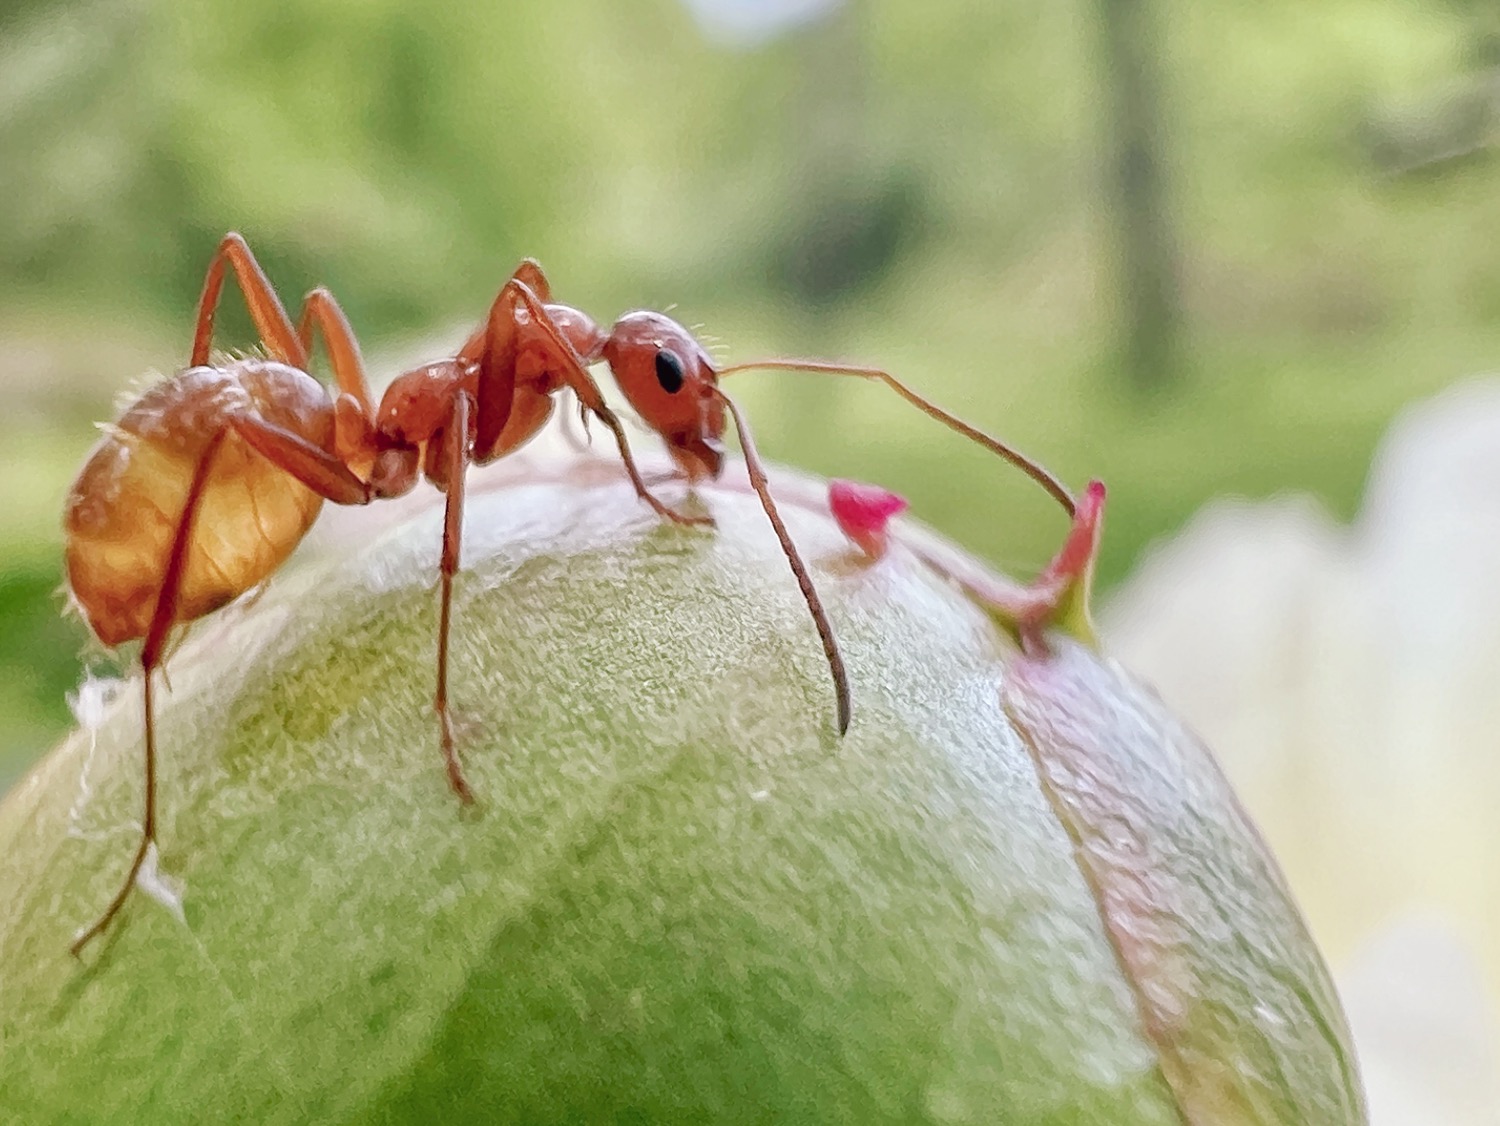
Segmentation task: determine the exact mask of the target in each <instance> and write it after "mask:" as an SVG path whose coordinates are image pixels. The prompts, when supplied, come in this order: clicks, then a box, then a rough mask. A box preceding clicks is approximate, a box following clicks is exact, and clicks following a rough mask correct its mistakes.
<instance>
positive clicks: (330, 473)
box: [229, 414, 375, 504]
mask: <svg viewBox="0 0 1500 1126" xmlns="http://www.w3.org/2000/svg"><path fill="white" fill-rule="evenodd" d="M229 425H230V427H231V428H232V429H233V430H234V432H235V433H236V434H238V435H239V436H240V437H241V438H243V439H244V440H245V444H246V445H248V446H249V447H250V448H251V449H253V450H254V451H255V452H256V453H258V454H260V455H261V456H262V457H263V458H265V459H266V460H267V461H269V462H270V463H271V464H272V465H275V466H276V467H277V468H279V469H282V470H284V471H285V472H286V473H287V474H288V475H290V476H291V477H293V478H295V479H296V480H298V481H300V482H301V483H302V484H304V485H306V486H307V487H308V488H309V489H311V490H312V491H313V492H315V493H317V494H318V495H319V496H320V497H323V498H324V499H325V500H331V501H333V502H334V503H335V504H369V503H370V501H371V500H373V499H374V495H375V494H374V490H373V489H371V488H370V486H369V485H368V484H367V483H366V482H364V481H361V480H360V479H359V478H358V477H357V476H355V475H354V473H353V471H352V470H350V468H349V467H348V466H347V465H345V464H344V463H343V462H342V461H340V460H339V459H338V458H337V457H336V456H334V455H333V454H331V453H329V452H328V451H327V450H325V449H323V448H321V447H319V446H315V445H313V443H311V442H309V441H308V440H307V439H306V438H303V437H302V436H301V435H299V434H294V433H292V431H290V430H286V429H283V428H282V427H280V426H277V425H275V424H274V423H270V422H267V421H266V420H265V419H263V418H261V417H259V416H258V415H249V414H247V415H238V416H236V417H233V418H231V419H230V420H229Z"/></svg>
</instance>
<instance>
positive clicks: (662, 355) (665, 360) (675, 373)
mask: <svg viewBox="0 0 1500 1126" xmlns="http://www.w3.org/2000/svg"><path fill="white" fill-rule="evenodd" d="M686 378H687V377H686V376H685V375H683V374H682V361H681V360H679V359H678V358H677V353H676V352H671V351H668V350H667V349H666V348H663V349H661V351H659V352H657V353H656V381H657V382H658V383H660V384H661V389H662V390H663V391H665V392H666V393H667V394H668V395H675V394H677V392H679V391H681V390H682V384H683V382H684V381H685V380H686Z"/></svg>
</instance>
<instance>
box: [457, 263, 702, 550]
mask: <svg viewBox="0 0 1500 1126" xmlns="http://www.w3.org/2000/svg"><path fill="white" fill-rule="evenodd" d="M523 308H524V309H525V311H526V313H527V314H528V315H529V316H528V322H529V323H528V324H527V325H526V327H527V328H529V329H531V330H532V333H533V335H532V337H531V338H530V339H528V340H527V341H526V344H527V345H528V346H531V347H536V348H540V349H542V350H543V351H545V352H546V353H547V358H548V359H549V360H550V361H551V365H552V368H553V370H556V371H557V372H558V373H559V374H560V375H561V376H562V379H563V382H564V383H565V384H566V385H567V386H568V387H569V388H570V389H571V390H572V392H573V394H575V395H577V396H578V401H579V402H580V403H581V404H582V405H583V407H585V408H586V409H588V410H589V411H591V412H592V413H593V414H594V416H595V417H596V418H598V419H599V421H600V422H602V423H604V425H605V426H607V427H608V428H609V431H610V433H611V434H613V435H614V436H615V444H616V445H617V446H618V447H619V449H620V460H621V461H623V462H624V463H625V472H626V473H627V474H629V476H630V482H631V484H633V485H634V486H635V491H636V495H637V496H639V497H640V498H641V499H642V500H643V501H645V502H646V503H647V504H649V505H650V506H651V508H652V510H653V511H654V512H656V514H657V515H658V516H661V517H663V518H665V519H667V520H670V521H672V522H673V523H674V524H689V525H691V524H710V525H711V524H712V523H713V518H712V517H709V516H684V515H682V513H680V512H677V511H675V510H673V509H671V508H668V507H667V506H666V505H665V504H663V503H662V502H661V501H659V500H657V499H656V497H655V496H654V495H652V492H651V490H650V489H649V488H647V486H646V482H645V479H644V478H642V477H641V471H640V469H639V468H638V467H637V466H636V464H635V458H634V457H632V456H631V453H630V444H629V443H628V442H627V441H626V439H625V428H624V427H623V426H622V425H620V419H619V418H618V416H616V414H615V412H614V411H613V410H611V409H610V407H609V404H608V403H606V402H605V401H604V393H603V392H602V391H600V390H599V385H598V384H597V383H595V382H594V377H593V376H591V375H590V374H589V372H588V368H587V367H586V366H585V364H584V362H583V358H582V357H581V356H579V354H578V351H577V349H575V348H574V347H573V345H572V344H570V343H569V342H568V339H567V337H565V336H564V335H563V334H562V332H561V330H560V329H559V328H558V327H557V325H556V323H555V322H554V321H553V319H552V316H551V314H549V313H548V312H547V309H546V307H545V306H544V305H543V304H542V303H541V301H539V300H538V299H537V296H536V294H534V293H532V292H531V290H530V289H528V288H527V287H526V285H525V283H523V282H521V281H518V280H517V279H515V278H512V279H511V280H510V281H508V282H506V283H505V287H504V288H503V289H501V291H500V295H499V296H498V297H497V298H496V299H495V304H494V305H492V306H491V307H490V334H489V340H490V341H491V342H495V341H497V340H498V341H500V342H502V343H503V345H504V347H506V348H509V349H513V350H515V351H516V352H518V351H519V347H520V343H521V341H520V334H521V331H522V321H521V318H520V316H519V315H518V314H519V312H520V310H522V309H523ZM480 364H481V367H480V376H479V388H480V390H479V409H480V412H481V419H482V417H483V411H484V409H485V395H486V390H485V380H486V367H485V361H484V360H481V361H480ZM510 367H511V373H510V379H511V388H512V391H511V393H512V395H514V380H515V373H514V364H513V363H512V364H511V365H510ZM481 436H483V432H482V431H481ZM489 454H490V451H489V450H488V449H487V448H486V447H485V446H483V445H481V444H480V443H479V441H478V440H476V442H475V448H474V457H475V460H477V461H480V462H483V461H486V460H488V457H489Z"/></svg>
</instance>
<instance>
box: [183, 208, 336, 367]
mask: <svg viewBox="0 0 1500 1126" xmlns="http://www.w3.org/2000/svg"><path fill="white" fill-rule="evenodd" d="M226 263H227V264H228V265H229V266H230V267H231V268H232V269H233V270H234V276H235V278H236V279H237V280H238V281H239V283H240V292H241V293H243V294H244V295H245V305H246V307H247V308H248V309H249V310H250V319H251V320H252V321H254V322H255V331H256V332H258V333H259V334H260V339H261V342H262V343H264V344H265V346H266V351H268V352H269V353H270V354H271V356H272V357H273V358H275V359H278V360H280V361H281V362H282V363H285V364H291V365H292V367H295V368H302V369H304V370H305V369H306V367H307V349H306V348H304V347H303V346H302V342H301V341H300V340H299V339H298V338H297V332H296V330H295V329H294V328H293V327H292V320H291V318H290V317H288V316H287V315H286V308H285V307H284V306H283V305H282V304H281V298H279V297H277V296H276V290H275V289H273V288H272V286H271V281H270V279H269V278H267V277H266V273H265V271H264V270H262V269H261V268H260V263H259V262H257V261H256V260H255V255H254V254H252V253H250V245H249V244H248V243H247V242H245V239H244V237H243V236H242V235H241V234H240V233H239V232H238V231H230V232H229V233H228V234H227V235H225V236H224V238H223V239H222V240H221V241H220V242H219V248H218V249H217V250H216V251H214V256H213V258H212V259H210V260H209V263H208V274H207V276H206V277H205V278H204V279H203V292H202V294H201V295H200V296H199V298H198V322H197V328H196V330H195V331H194V333H193V352H192V357H191V359H189V361H188V364H189V366H190V367H201V366H202V365H204V364H206V363H208V356H209V351H210V349H211V347H212V344H213V336H214V313H215V312H216V311H217V309H218V306H219V293H220V291H221V290H222V289H223V288H224V266H225V264H226Z"/></svg>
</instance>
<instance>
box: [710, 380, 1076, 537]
mask: <svg viewBox="0 0 1500 1126" xmlns="http://www.w3.org/2000/svg"><path fill="white" fill-rule="evenodd" d="M751 368H761V369H764V370H767V371H807V372H820V373H823V374H825V375H852V376H856V377H857V378H860V379H875V380H879V381H880V382H881V383H884V384H885V385H886V386H887V387H889V388H890V389H891V390H892V391H894V392H896V394H898V395H900V396H901V397H902V398H903V399H905V400H906V401H907V402H908V403H910V404H911V405H912V406H914V407H916V408H917V409H918V410H919V411H921V412H922V413H923V414H925V415H927V416H928V417H929V418H935V419H937V420H938V421H939V422H941V423H942V424H943V425H944V426H946V427H948V428H949V429H950V430H956V431H958V433H960V434H962V435H963V436H964V437H965V438H968V439H969V440H970V441H973V442H977V443H979V444H980V445H981V446H983V447H984V448H985V449H987V450H989V451H990V452H991V453H994V454H998V455H999V456H1000V457H1002V458H1004V459H1005V460H1006V461H1008V462H1010V463H1011V464H1012V465H1014V466H1015V467H1016V468H1017V469H1019V470H1021V471H1022V472H1023V473H1025V474H1026V475H1027V476H1028V477H1030V478H1031V479H1032V480H1033V481H1035V482H1036V483H1037V484H1038V485H1040V486H1041V487H1042V488H1044V489H1046V490H1047V492H1048V493H1049V494H1051V496H1052V499H1053V500H1055V501H1057V503H1058V504H1060V505H1062V506H1063V508H1064V510H1066V512H1067V513H1068V515H1069V516H1072V515H1073V513H1074V510H1075V509H1076V507H1077V505H1076V502H1075V501H1074V499H1073V494H1072V493H1070V492H1069V491H1068V488H1067V486H1066V485H1064V484H1063V483H1062V482H1061V481H1059V480H1058V479H1057V478H1056V477H1055V476H1054V475H1053V474H1052V473H1051V472H1049V471H1048V470H1047V469H1045V468H1044V467H1043V466H1042V464H1041V463H1040V462H1038V461H1036V460H1035V459H1034V458H1031V457H1028V456H1027V455H1025V454H1023V453H1022V452H1021V451H1020V450H1017V449H1015V448H1014V447H1013V446H1010V445H1007V444H1006V443H1005V442H1002V441H1000V439H999V438H993V437H991V436H990V435H988V434H986V433H985V432H984V431H983V430H980V429H979V428H978V427H975V426H970V425H969V424H968V423H967V422H965V421H964V420H963V419H961V418H959V417H957V416H956V415H953V414H949V413H948V412H947V411H945V410H944V409H943V408H942V407H940V406H938V405H937V404H936V403H934V402H932V400H930V399H925V398H923V397H922V396H921V395H918V394H917V393H916V392H915V391H913V390H912V389H911V388H910V387H908V386H906V384H904V383H902V382H901V381H900V380H899V379H897V378H896V377H895V376H894V375H892V374H891V373H890V372H888V371H883V370H881V369H880V368H871V367H859V366H857V365H852V364H830V363H824V362H823V361H821V360H756V361H753V362H751V363H745V364H731V365H730V366H729V367H725V368H720V369H719V375H721V376H725V375H732V374H733V373H735V372H737V371H748V370H750V369H751Z"/></svg>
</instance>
